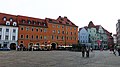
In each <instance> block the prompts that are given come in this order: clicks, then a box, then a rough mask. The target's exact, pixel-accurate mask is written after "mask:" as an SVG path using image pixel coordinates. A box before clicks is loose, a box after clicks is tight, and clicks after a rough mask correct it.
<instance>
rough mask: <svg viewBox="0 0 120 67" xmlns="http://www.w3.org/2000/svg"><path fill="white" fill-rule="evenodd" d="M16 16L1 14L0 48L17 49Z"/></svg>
mask: <svg viewBox="0 0 120 67" xmlns="http://www.w3.org/2000/svg"><path fill="white" fill-rule="evenodd" d="M7 16H8V17H7ZM14 18H15V16H14V17H13V16H11V15H6V14H0V48H9V49H12V50H16V46H17V45H18V44H17V41H18V26H17V21H16V20H14Z"/></svg>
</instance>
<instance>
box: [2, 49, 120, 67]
mask: <svg viewBox="0 0 120 67" xmlns="http://www.w3.org/2000/svg"><path fill="white" fill-rule="evenodd" d="M0 67H120V56H115V55H113V54H110V52H109V51H94V52H90V57H89V58H82V57H81V52H71V51H0Z"/></svg>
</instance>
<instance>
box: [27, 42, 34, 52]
mask: <svg viewBox="0 0 120 67" xmlns="http://www.w3.org/2000/svg"><path fill="white" fill-rule="evenodd" d="M32 46H33V43H30V44H29V45H28V50H29V51H31V50H32Z"/></svg>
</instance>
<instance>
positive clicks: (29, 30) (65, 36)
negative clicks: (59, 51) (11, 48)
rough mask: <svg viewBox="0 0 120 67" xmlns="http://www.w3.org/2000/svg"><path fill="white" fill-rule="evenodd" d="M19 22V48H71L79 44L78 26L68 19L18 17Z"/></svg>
mask: <svg viewBox="0 0 120 67" xmlns="http://www.w3.org/2000/svg"><path fill="white" fill-rule="evenodd" d="M16 20H17V22H18V40H17V41H18V44H17V45H18V46H20V47H25V48H28V49H29V48H30V47H31V46H34V45H38V46H40V47H41V48H43V47H44V48H45V46H49V47H50V49H56V48H57V47H61V46H64V47H69V46H71V45H72V44H77V42H78V33H77V32H78V26H76V25H75V24H74V23H72V22H71V21H70V20H69V19H68V18H67V17H61V16H59V17H58V18H57V19H51V18H45V19H40V18H33V17H27V16H20V15H16Z"/></svg>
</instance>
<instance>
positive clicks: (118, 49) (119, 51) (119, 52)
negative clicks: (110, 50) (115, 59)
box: [117, 46, 120, 56]
mask: <svg viewBox="0 0 120 67" xmlns="http://www.w3.org/2000/svg"><path fill="white" fill-rule="evenodd" d="M117 51H118V56H120V46H117Z"/></svg>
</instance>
